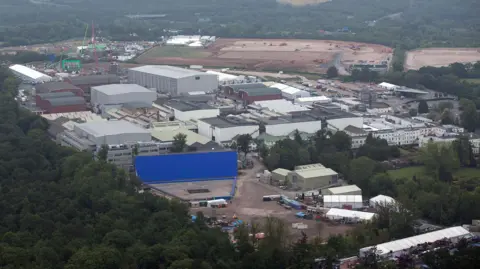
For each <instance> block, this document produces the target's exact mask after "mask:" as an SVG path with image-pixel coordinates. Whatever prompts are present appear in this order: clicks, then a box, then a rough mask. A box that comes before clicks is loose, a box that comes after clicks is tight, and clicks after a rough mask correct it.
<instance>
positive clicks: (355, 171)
mask: <svg viewBox="0 0 480 269" xmlns="http://www.w3.org/2000/svg"><path fill="white" fill-rule="evenodd" d="M375 169H376V164H375V161H373V160H372V159H370V158H367V157H360V158H358V159H354V160H352V161H351V162H350V172H349V175H348V180H349V182H350V183H352V184H356V185H357V186H358V187H360V188H361V189H362V190H366V189H368V187H369V185H370V178H371V177H372V176H373V174H374V171H375Z"/></svg>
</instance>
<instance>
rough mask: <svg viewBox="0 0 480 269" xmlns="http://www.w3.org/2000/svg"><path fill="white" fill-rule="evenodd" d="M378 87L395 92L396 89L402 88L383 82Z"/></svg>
mask: <svg viewBox="0 0 480 269" xmlns="http://www.w3.org/2000/svg"><path fill="white" fill-rule="evenodd" d="M378 86H379V87H382V88H385V89H387V90H393V89H396V88H400V86H397V85H395V84H392V83H388V82H382V83H380V84H378Z"/></svg>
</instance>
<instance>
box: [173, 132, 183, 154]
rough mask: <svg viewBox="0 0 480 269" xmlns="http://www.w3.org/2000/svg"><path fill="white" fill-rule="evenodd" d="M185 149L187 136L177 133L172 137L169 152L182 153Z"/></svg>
mask: <svg viewBox="0 0 480 269" xmlns="http://www.w3.org/2000/svg"><path fill="white" fill-rule="evenodd" d="M186 147H187V135H186V134H183V133H178V134H176V135H175V136H174V137H173V143H172V147H171V148H170V152H184V151H185V149H186Z"/></svg>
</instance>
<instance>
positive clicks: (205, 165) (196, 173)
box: [135, 151, 237, 183]
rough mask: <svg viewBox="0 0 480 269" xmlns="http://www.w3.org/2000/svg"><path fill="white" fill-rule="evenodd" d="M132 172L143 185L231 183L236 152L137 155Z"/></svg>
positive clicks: (235, 171) (235, 167)
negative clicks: (194, 182)
mask: <svg viewBox="0 0 480 269" xmlns="http://www.w3.org/2000/svg"><path fill="white" fill-rule="evenodd" d="M135 169H136V172H137V176H138V177H139V178H140V180H142V181H143V182H145V183H174V182H191V181H205V180H222V179H230V180H231V179H234V178H235V177H236V176H237V152H236V151H219V152H218V151H217V152H192V153H180V154H167V155H159V156H137V157H136V158H135Z"/></svg>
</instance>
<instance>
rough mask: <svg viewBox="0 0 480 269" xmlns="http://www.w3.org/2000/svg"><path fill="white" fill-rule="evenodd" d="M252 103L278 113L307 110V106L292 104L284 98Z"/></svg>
mask: <svg viewBox="0 0 480 269" xmlns="http://www.w3.org/2000/svg"><path fill="white" fill-rule="evenodd" d="M253 104H254V105H257V106H260V107H263V108H267V109H269V110H271V111H275V112H279V113H288V112H298V111H309V110H310V109H308V108H307V107H304V106H301V105H297V104H294V103H292V102H290V101H287V100H285V99H279V100H268V101H255V102H254V103H253Z"/></svg>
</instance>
